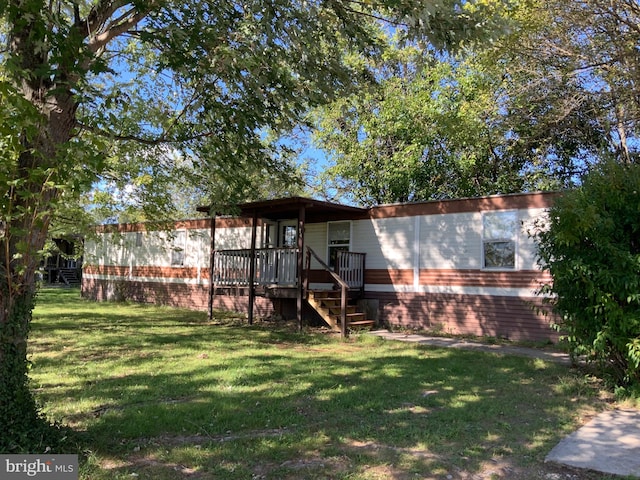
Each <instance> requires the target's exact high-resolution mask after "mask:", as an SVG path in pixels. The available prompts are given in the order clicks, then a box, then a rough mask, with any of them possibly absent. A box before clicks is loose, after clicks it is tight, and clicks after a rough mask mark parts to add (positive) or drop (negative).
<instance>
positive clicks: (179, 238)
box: [171, 230, 187, 267]
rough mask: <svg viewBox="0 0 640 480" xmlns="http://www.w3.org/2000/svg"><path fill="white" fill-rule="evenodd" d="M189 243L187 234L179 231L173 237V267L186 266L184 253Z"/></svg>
mask: <svg viewBox="0 0 640 480" xmlns="http://www.w3.org/2000/svg"><path fill="white" fill-rule="evenodd" d="M186 243H187V232H186V231H184V230H179V231H177V232H175V233H174V235H173V247H172V249H171V265H172V266H174V267H175V266H177V267H182V266H183V265H184V251H185V248H186Z"/></svg>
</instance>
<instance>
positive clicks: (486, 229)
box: [482, 211, 518, 269]
mask: <svg viewBox="0 0 640 480" xmlns="http://www.w3.org/2000/svg"><path fill="white" fill-rule="evenodd" d="M517 227H518V215H517V212H515V211H514V212H490V213H485V214H484V215H483V216H482V231H483V234H482V236H483V238H482V257H483V263H482V266H483V268H512V269H513V268H516V235H517V232H518V229H517Z"/></svg>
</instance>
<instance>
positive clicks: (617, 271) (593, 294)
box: [537, 163, 640, 387]
mask: <svg viewBox="0 0 640 480" xmlns="http://www.w3.org/2000/svg"><path fill="white" fill-rule="evenodd" d="M537 242H538V246H539V253H540V259H541V263H542V265H543V267H544V268H547V269H548V270H549V271H550V273H551V275H552V277H553V283H552V284H549V285H546V286H545V287H544V288H543V289H542V291H543V292H544V293H546V294H551V297H550V302H551V303H552V305H553V307H554V309H555V311H556V312H557V313H558V315H559V317H560V320H559V321H558V325H557V327H558V328H559V329H560V331H561V332H564V334H566V339H567V341H568V343H569V345H570V347H571V352H572V353H573V354H575V355H584V356H586V357H587V358H588V359H589V360H592V361H594V362H596V363H597V364H598V365H599V366H600V368H601V372H602V373H603V374H605V375H607V376H609V377H610V378H611V379H612V380H613V381H614V382H615V384H616V385H618V386H621V387H626V386H628V385H636V386H638V385H640V165H636V164H631V165H623V164H616V163H605V164H602V165H601V166H599V167H598V168H596V169H594V170H593V171H591V172H590V173H589V174H587V175H586V176H585V178H584V180H583V184H582V186H581V187H580V188H578V189H576V190H572V191H569V192H566V193H565V194H564V195H563V196H562V197H561V198H559V199H558V200H557V202H556V204H555V205H554V207H553V208H552V209H551V211H550V215H549V221H548V225H546V226H545V228H541V229H540V231H538V233H537Z"/></svg>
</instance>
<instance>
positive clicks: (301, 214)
mask: <svg viewBox="0 0 640 480" xmlns="http://www.w3.org/2000/svg"><path fill="white" fill-rule="evenodd" d="M305 216H306V206H305V205H304V204H300V207H299V208H298V256H297V260H298V265H297V268H298V283H297V285H296V287H297V292H296V314H297V316H298V330H299V331H300V332H301V331H302V297H303V293H304V273H305V272H304V224H305V220H306V219H305Z"/></svg>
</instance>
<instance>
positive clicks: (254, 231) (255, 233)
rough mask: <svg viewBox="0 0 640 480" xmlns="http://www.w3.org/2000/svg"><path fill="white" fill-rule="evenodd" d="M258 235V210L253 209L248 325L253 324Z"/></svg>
mask: <svg viewBox="0 0 640 480" xmlns="http://www.w3.org/2000/svg"><path fill="white" fill-rule="evenodd" d="M257 237H258V212H257V211H256V210H254V211H253V217H252V219H251V253H249V308H248V312H247V316H248V317H249V325H253V304H254V302H255V298H256V286H255V282H254V279H255V277H256V238H257Z"/></svg>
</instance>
